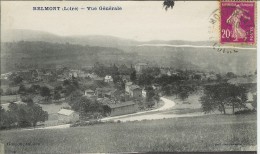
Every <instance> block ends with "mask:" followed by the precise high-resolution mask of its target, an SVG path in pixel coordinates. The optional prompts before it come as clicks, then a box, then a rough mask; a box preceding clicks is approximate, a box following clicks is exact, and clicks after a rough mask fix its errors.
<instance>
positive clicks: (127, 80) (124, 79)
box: [121, 75, 130, 83]
mask: <svg viewBox="0 0 260 154" xmlns="http://www.w3.org/2000/svg"><path fill="white" fill-rule="evenodd" d="M121 78H122V80H123V82H124V83H126V82H129V81H130V75H121Z"/></svg>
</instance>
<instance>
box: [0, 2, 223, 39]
mask: <svg viewBox="0 0 260 154" xmlns="http://www.w3.org/2000/svg"><path fill="white" fill-rule="evenodd" d="M1 3H2V4H1V5H2V6H1V7H2V9H1V11H2V12H1V16H2V18H1V29H2V31H3V30H6V29H31V30H40V31H46V32H50V33H53V34H57V35H111V36H116V37H122V38H128V39H135V40H139V41H148V40H191V41H197V40H208V39H209V33H208V28H209V26H210V24H209V19H208V17H209V16H210V14H211V13H212V12H213V11H214V10H215V9H217V8H218V2H217V1H206V2H198V1H195V2H191V1H186V2H183V1H177V2H176V4H175V6H174V8H173V9H172V10H171V9H170V10H168V11H165V10H164V9H163V7H162V3H163V2H162V1H154V2H144V1H139V2H131V1H123V2H122V1H121V2H119V1H118V2H108V1H99V2H93V1H92V2H86V1H77V2H68V1H66V2H65V1H58V2H50V1H48V2H47V1H38V2H34V1H27V2H22V1H18V2H9V1H2V2H1ZM34 6H36V7H37V6H42V7H46V6H59V7H63V6H74V7H88V6H90V7H91V6H92V7H95V6H96V7H99V6H120V7H122V9H123V10H122V11H99V10H98V11H86V10H80V11H33V10H32V7H34Z"/></svg>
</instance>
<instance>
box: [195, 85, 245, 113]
mask: <svg viewBox="0 0 260 154" xmlns="http://www.w3.org/2000/svg"><path fill="white" fill-rule="evenodd" d="M246 100H247V95H246V89H245V88H244V87H243V86H241V85H232V84H228V83H221V84H217V85H210V86H206V87H205V88H204V95H203V96H202V97H201V98H200V101H201V104H202V110H203V111H204V112H205V113H209V112H212V111H215V110H219V111H221V112H223V113H224V114H226V106H231V107H232V109H233V113H235V108H243V107H245V102H246Z"/></svg>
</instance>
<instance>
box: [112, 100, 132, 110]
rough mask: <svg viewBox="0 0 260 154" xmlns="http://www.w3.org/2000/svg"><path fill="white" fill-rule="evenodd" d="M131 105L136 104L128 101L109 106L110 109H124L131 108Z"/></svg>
mask: <svg viewBox="0 0 260 154" xmlns="http://www.w3.org/2000/svg"><path fill="white" fill-rule="evenodd" d="M130 105H135V102H133V101H127V102H122V103H117V104H108V106H109V107H110V108H112V109H113V108H119V107H124V106H130Z"/></svg>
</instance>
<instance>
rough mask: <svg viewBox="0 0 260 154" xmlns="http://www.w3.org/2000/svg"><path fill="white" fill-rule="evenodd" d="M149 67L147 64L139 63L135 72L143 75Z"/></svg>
mask: <svg viewBox="0 0 260 154" xmlns="http://www.w3.org/2000/svg"><path fill="white" fill-rule="evenodd" d="M147 67H148V65H147V64H146V63H137V64H136V65H135V71H136V73H142V71H143V70H144V69H146V68H147Z"/></svg>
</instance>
